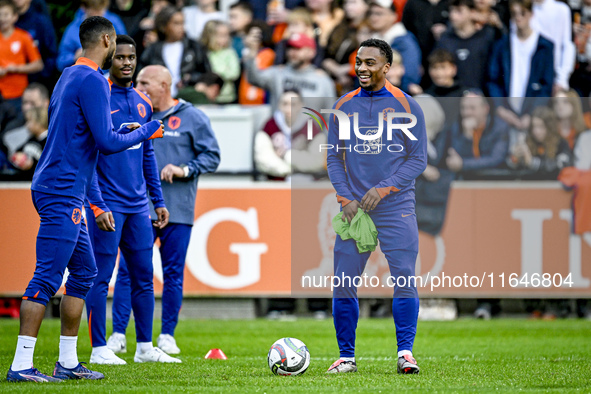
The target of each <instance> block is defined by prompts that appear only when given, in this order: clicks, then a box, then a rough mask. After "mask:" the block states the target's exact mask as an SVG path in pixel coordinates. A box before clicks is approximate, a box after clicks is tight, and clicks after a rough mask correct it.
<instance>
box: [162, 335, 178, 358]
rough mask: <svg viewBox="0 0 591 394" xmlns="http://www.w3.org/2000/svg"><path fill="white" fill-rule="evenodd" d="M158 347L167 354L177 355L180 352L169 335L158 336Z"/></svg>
mask: <svg viewBox="0 0 591 394" xmlns="http://www.w3.org/2000/svg"><path fill="white" fill-rule="evenodd" d="M158 347H159V348H160V349H162V350H163V351H164V352H165V353H167V354H179V353H180V352H181V349H179V347H178V346H177V345H176V341H175V339H174V337H173V336H172V335H169V334H160V335H159V336H158Z"/></svg>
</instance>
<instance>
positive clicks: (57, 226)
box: [6, 17, 162, 382]
mask: <svg viewBox="0 0 591 394" xmlns="http://www.w3.org/2000/svg"><path fill="white" fill-rule="evenodd" d="M116 38H117V36H116V34H115V29H113V25H112V24H111V22H109V21H108V20H107V19H105V18H102V17H90V18H88V19H86V20H85V21H84V22H82V24H81V25H80V41H81V43H82V48H83V55H82V57H81V58H80V59H78V61H77V62H76V64H75V65H74V66H72V67H69V68H67V69H66V70H64V72H63V74H62V76H61V78H60V80H59V81H58V83H57V84H56V86H55V89H54V92H53V95H52V96H51V100H50V104H49V131H48V137H47V144H46V146H45V149H44V150H43V153H42V155H41V158H40V160H39V164H38V165H37V169H36V171H35V175H34V177H33V183H32V186H31V189H32V197H33V204H34V205H35V208H36V209H37V212H38V213H39V216H40V218H41V225H40V227H39V233H38V235H37V246H36V251H37V264H36V267H35V273H34V274H33V279H31V281H30V282H29V285H28V287H27V289H26V291H25V294H24V296H23V302H22V304H21V310H20V331H19V336H18V342H17V348H16V353H15V356H14V360H13V362H12V365H11V367H10V369H9V370H8V374H7V377H6V378H7V380H8V381H11V382H18V381H34V382H55V381H59V380H62V379H102V378H103V377H104V376H103V374H102V373H100V372H94V371H90V370H89V369H87V368H86V367H84V366H83V365H82V364H80V363H79V362H78V355H77V352H76V343H77V339H78V337H77V335H78V328H79V326H80V318H81V315H82V308H83V307H84V299H85V297H86V294H87V293H88V290H89V289H90V287H91V286H92V282H93V280H94V278H95V277H96V272H97V269H96V263H95V260H94V256H93V254H92V247H91V246H90V239H89V236H88V231H87V230H86V224H85V221H84V218H83V217H82V205H83V201H84V198H85V196H86V191H87V188H88V185H89V184H90V182H91V181H92V177H93V174H94V171H95V167H96V163H97V159H98V152H99V150H100V151H101V152H102V153H107V154H109V153H116V152H119V151H122V150H125V149H127V148H129V147H131V146H134V145H136V144H139V143H140V142H142V141H144V140H147V139H149V138H155V137H162V128H161V127H160V123H159V122H157V121H152V122H149V123H147V124H145V125H143V126H141V127H139V128H138V126H139V125H137V124H136V125H132V126H131V127H126V128H124V129H120V130H118V131H117V132H115V131H114V130H113V124H112V122H111V115H110V113H109V112H110V110H111V108H110V104H109V102H110V98H109V96H110V94H109V83H108V82H107V80H106V79H105V78H104V77H103V75H102V68H105V69H108V68H109V67H110V66H111V62H112V59H113V55H114V53H115V39H116ZM134 128H135V131H132V130H131V129H134ZM66 267H67V268H68V271H69V273H70V275H69V276H68V280H67V281H66V284H65V290H64V296H63V298H62V303H61V308H60V312H61V313H60V315H61V336H60V343H59V358H58V361H57V363H56V364H55V369H54V372H53V377H51V376H47V375H45V374H42V373H41V372H39V371H38V370H37V369H36V368H34V367H33V352H34V349H35V342H36V341H37V335H38V333H39V328H40V326H41V321H42V320H43V316H44V315H45V306H46V304H47V302H48V301H49V299H50V298H51V297H53V295H54V294H55V293H56V292H57V290H58V289H59V287H60V286H61V284H62V279H63V275H64V270H65V269H66Z"/></svg>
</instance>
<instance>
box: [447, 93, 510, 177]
mask: <svg viewBox="0 0 591 394" xmlns="http://www.w3.org/2000/svg"><path fill="white" fill-rule="evenodd" d="M507 148H508V141H507V131H506V125H505V124H504V122H503V121H502V120H500V119H499V118H497V117H495V116H494V115H493V114H491V110H490V104H489V103H488V101H487V99H486V98H485V97H484V95H483V94H482V93H481V92H475V91H470V92H467V93H465V94H464V96H463V97H462V99H461V100H460V120H459V121H456V122H454V123H453V124H452V126H451V148H449V149H448V152H447V153H448V155H447V159H446V164H447V168H448V169H449V170H451V171H453V172H455V173H461V174H462V175H464V177H466V175H473V174H471V173H474V172H476V171H481V170H487V169H493V168H497V167H499V166H500V165H501V164H502V163H504V162H505V157H506V156H507Z"/></svg>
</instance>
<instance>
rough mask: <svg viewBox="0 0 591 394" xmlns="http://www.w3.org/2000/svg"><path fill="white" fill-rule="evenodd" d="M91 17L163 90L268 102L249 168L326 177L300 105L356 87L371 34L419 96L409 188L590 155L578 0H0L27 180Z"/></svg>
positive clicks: (1, 126)
mask: <svg viewBox="0 0 591 394" xmlns="http://www.w3.org/2000/svg"><path fill="white" fill-rule="evenodd" d="M64 15H69V16H70V17H69V18H68V22H69V23H67V25H65V27H64V26H62V25H61V24H62V23H63V22H64ZM93 15H101V16H104V17H106V18H107V19H109V20H111V21H112V22H113V25H114V26H115V29H116V31H117V33H118V34H128V35H130V36H132V37H133V38H134V39H135V41H136V43H137V50H138V70H139V69H141V68H142V67H144V66H147V65H154V64H158V65H163V66H165V67H167V68H168V69H169V70H170V72H171V74H172V77H173V85H172V94H173V96H174V97H177V98H181V99H184V100H186V101H188V102H191V103H193V104H196V105H201V104H218V105H227V104H239V105H244V106H248V105H260V104H269V105H270V107H271V110H272V116H271V118H270V119H269V120H268V121H267V122H266V123H264V126H263V127H262V128H261V130H260V131H259V132H258V133H257V134H256V137H255V141H254V152H253V157H254V162H255V176H256V178H257V179H270V180H283V179H286V178H289V177H290V176H292V175H293V174H295V173H305V174H311V175H312V176H314V177H315V178H322V177H323V176H325V173H326V172H325V164H324V162H323V160H319V159H318V155H314V151H313V149H312V147H314V146H316V147H317V146H318V144H319V143H322V142H323V141H324V140H325V138H326V136H325V135H324V134H323V132H322V131H321V130H320V129H318V130H316V129H315V131H314V139H313V140H312V141H310V140H309V139H307V138H305V132H306V131H305V127H306V121H307V119H304V118H303V117H304V116H305V115H303V114H302V113H301V110H300V107H301V106H302V105H303V102H304V101H305V99H306V98H311V97H338V96H339V95H342V94H345V93H346V92H348V91H350V90H352V89H354V88H356V87H358V83H357V78H356V76H355V71H354V64H355V54H356V49H357V47H358V46H359V43H360V42H361V41H363V40H365V39H367V38H370V37H377V38H381V39H383V40H386V41H387V42H389V43H390V44H391V46H392V48H393V50H394V58H393V64H392V67H391V68H390V72H389V73H388V79H389V81H390V82H391V83H392V84H393V85H395V86H397V87H399V88H401V89H402V90H404V91H405V92H407V93H409V94H411V95H413V96H416V97H418V99H419V100H421V105H424V106H427V107H428V108H429V111H428V113H429V116H428V118H429V119H428V129H429V130H428V131H429V138H430V144H429V166H428V168H427V170H426V171H425V173H424V174H423V176H422V177H421V179H420V181H419V185H417V187H418V189H419V190H421V188H425V190H426V191H430V192H432V191H433V189H435V191H436V190H440V189H439V186H437V185H438V184H440V183H443V184H447V183H448V182H451V180H452V179H556V177H557V175H558V173H559V172H560V170H561V169H562V168H564V167H568V166H573V165H574V166H576V167H577V168H580V169H591V131H589V129H591V110H590V107H591V105H590V102H589V99H588V97H589V94H590V93H591V34H590V33H591V0H569V1H568V2H562V1H559V0H393V1H392V0H372V1H369V0H341V1H331V0H269V1H265V0H258V1H257V0H241V1H238V2H236V1H232V0H228V1H226V2H224V1H221V2H217V1H215V0H176V1H175V0H151V1H149V0H112V1H109V0H81V1H80V2H72V3H70V4H69V5H64V4H62V2H57V1H55V2H52V1H47V2H46V1H44V0H0V34H1V35H2V39H1V40H0V54H1V55H0V94H1V97H2V98H1V99H0V174H1V178H2V179H9V180H17V179H18V180H22V179H24V180H26V179H31V176H32V173H33V171H34V167H35V164H36V161H37V159H38V158H39V155H40V152H41V151H42V149H43V146H44V141H45V138H46V132H45V131H46V129H47V107H48V102H49V100H48V98H49V96H50V93H51V90H52V88H53V86H54V84H55V82H56V81H57V78H59V74H60V72H61V71H62V70H63V69H64V68H65V67H68V66H71V65H72V64H74V63H75V61H76V59H77V58H78V57H80V56H81V54H82V50H81V46H80V40H79V38H78V29H79V26H80V24H81V22H82V21H83V20H84V19H85V18H87V17H89V16H93ZM58 23H59V25H58ZM327 105H330V103H327ZM292 112H295V113H294V115H293V116H292ZM425 112H427V111H425ZM295 157H298V160H295ZM420 182H422V184H421V183H420ZM443 189H445V188H443ZM417 194H420V193H417ZM430 195H432V194H430ZM438 198H440V197H438Z"/></svg>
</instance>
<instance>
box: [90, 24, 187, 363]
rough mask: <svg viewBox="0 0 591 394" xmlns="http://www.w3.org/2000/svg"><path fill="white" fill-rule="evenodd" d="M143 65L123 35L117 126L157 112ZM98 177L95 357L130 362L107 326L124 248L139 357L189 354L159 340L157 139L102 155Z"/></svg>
mask: <svg viewBox="0 0 591 394" xmlns="http://www.w3.org/2000/svg"><path fill="white" fill-rule="evenodd" d="M136 65H137V58H136V44H135V41H134V40H133V39H132V38H131V37H129V36H127V35H120V36H117V50H116V51H115V57H114V58H113V65H112V66H111V68H110V70H109V74H110V81H111V117H112V119H113V124H114V125H115V126H116V127H119V125H123V124H125V123H129V122H137V123H139V124H144V123H147V122H148V121H149V120H150V119H151V118H152V103H151V102H150V99H148V97H146V96H145V95H144V94H143V93H141V92H140V91H138V90H136V89H135V88H134V87H133V83H132V81H131V80H132V77H133V74H134V72H135V68H136ZM122 169H124V171H122ZM92 185H93V187H92V188H91V191H90V192H89V194H88V202H89V205H90V206H89V207H88V209H87V210H86V212H89V213H90V212H94V215H95V217H96V221H95V220H92V219H91V220H89V221H88V234H89V235H90V240H91V242H92V249H93V251H94V257H95V259H96V265H97V268H98V275H97V278H96V280H95V281H94V285H93V287H92V288H91V289H90V291H89V292H88V295H87V297H86V313H87V317H88V329H89V334H90V343H91V346H92V354H91V355H90V362H91V363H94V364H126V362H125V361H124V360H122V359H121V358H119V357H117V356H116V355H115V353H113V351H112V350H110V349H108V348H107V338H106V333H105V331H106V327H107V321H106V315H107V293H108V291H109V281H110V280H111V276H112V275H113V268H114V267H115V261H116V260H117V250H118V249H119V248H121V254H122V255H124V256H125V260H126V261H127V264H128V266H129V276H130V277H131V305H132V307H133V314H134V317H135V327H136V330H135V331H136V336H137V348H136V352H135V357H134V361H135V362H138V363H140V362H168V363H171V362H181V361H180V360H179V359H177V358H173V357H170V356H169V355H168V354H166V353H164V352H163V351H162V350H160V349H158V348H155V347H154V346H153V345H152V324H153V318H154V274H153V268H152V246H153V244H154V236H153V234H152V223H151V221H150V205H149V204H148V196H147V193H146V189H148V190H149V191H150V198H151V200H152V203H153V204H154V207H156V215H157V220H156V221H155V223H154V226H156V227H158V228H164V226H166V224H167V223H168V216H169V214H168V210H167V209H166V207H165V205H164V198H163V197H162V189H161V187H160V178H159V177H158V166H157V164H156V158H155V157H154V148H153V147H152V141H145V142H143V143H141V142H140V143H139V144H137V145H134V146H132V147H131V148H129V149H127V150H126V151H123V152H120V153H117V154H114V155H102V154H101V155H99V160H98V164H97V170H96V175H95V177H94V179H93V184H92ZM91 210H92V211H91Z"/></svg>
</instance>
